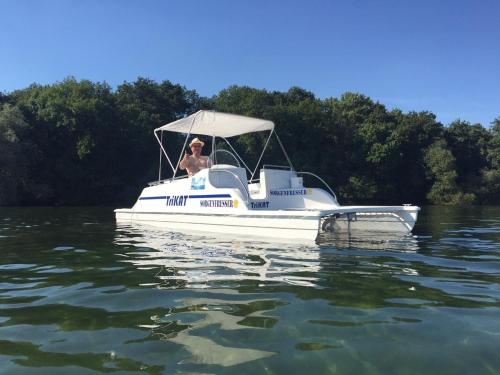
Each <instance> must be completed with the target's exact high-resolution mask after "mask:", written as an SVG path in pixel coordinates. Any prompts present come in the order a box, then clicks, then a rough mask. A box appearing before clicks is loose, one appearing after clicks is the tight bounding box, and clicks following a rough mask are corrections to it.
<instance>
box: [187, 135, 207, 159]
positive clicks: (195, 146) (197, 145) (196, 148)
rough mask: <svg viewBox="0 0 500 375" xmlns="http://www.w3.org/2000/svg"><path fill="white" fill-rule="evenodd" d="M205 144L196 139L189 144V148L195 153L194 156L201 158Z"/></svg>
mask: <svg viewBox="0 0 500 375" xmlns="http://www.w3.org/2000/svg"><path fill="white" fill-rule="evenodd" d="M204 144H205V143H203V142H202V141H200V140H199V139H198V138H194V139H193V140H192V141H191V143H190V144H189V148H190V149H191V152H192V153H193V155H194V156H200V155H201V150H202V148H203V145H204Z"/></svg>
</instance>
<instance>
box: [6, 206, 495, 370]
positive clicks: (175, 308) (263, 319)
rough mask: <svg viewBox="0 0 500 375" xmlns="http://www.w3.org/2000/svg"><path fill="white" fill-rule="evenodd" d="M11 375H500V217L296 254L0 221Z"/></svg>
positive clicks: (476, 213)
mask: <svg viewBox="0 0 500 375" xmlns="http://www.w3.org/2000/svg"><path fill="white" fill-rule="evenodd" d="M0 255H1V257H0V373H2V374H51V375H52V374H96V373H113V372H116V373H120V374H127V373H130V374H132V373H145V374H226V373H230V374H304V373H307V374H334V373H336V374H360V373H367V374H424V373H426V374H457V373H460V374H500V284H499V283H500V208H499V207H482V208H442V207H427V208H424V210H423V212H422V214H421V216H420V221H419V223H418V224H417V227H416V228H415V233H414V236H408V237H404V238H387V237H386V238H383V237H374V236H367V237H365V238H361V237H353V238H346V237H345V236H343V237H340V238H335V237H333V236H325V237H323V238H321V239H320V241H319V242H318V243H317V244H311V245H298V244H297V245H293V244H289V245H282V244H278V243H274V244H273V243H266V242H257V241H248V240H247V241H242V240H237V239H230V238H227V237H225V238H223V237H216V238H211V237H209V236H201V235H189V236H188V235H179V234H176V233H171V232H167V231H159V230H156V229H151V228H145V227H142V228H141V227H132V226H119V227H117V226H116V224H115V222H114V220H113V214H112V210H111V209H89V208H34V209H33V208H0Z"/></svg>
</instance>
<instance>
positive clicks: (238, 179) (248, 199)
mask: <svg viewBox="0 0 500 375" xmlns="http://www.w3.org/2000/svg"><path fill="white" fill-rule="evenodd" d="M220 172H223V173H229V174H230V175H231V176H233V177H234V178H235V179H236V180H237V181H238V182H239V183H240V185H241V187H242V188H243V191H244V192H245V193H246V195H247V196H246V200H245V202H246V204H247V205H248V203H249V202H250V192H249V191H248V186H247V185H246V184H244V183H243V182H242V181H241V179H240V178H239V176H238V175H237V174H236V173H234V172H231V171H228V170H225V169H211V170H210V173H220ZM210 183H211V184H212V185H213V183H212V181H210Z"/></svg>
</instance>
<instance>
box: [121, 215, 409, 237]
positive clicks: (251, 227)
mask: <svg viewBox="0 0 500 375" xmlns="http://www.w3.org/2000/svg"><path fill="white" fill-rule="evenodd" d="M412 208H413V207H339V208H337V209H335V210H317V211H274V212H273V211H247V212H244V213H235V214H227V213H224V214H222V213H221V214H208V213H203V212H197V213H189V212H166V211H152V212H144V211H135V210H133V209H118V210H115V212H116V220H117V221H118V222H122V223H123V222H130V223H141V224H147V225H151V226H156V227H161V228H167V229H170V230H174V231H186V230H187V231H196V232H209V233H227V234H238V235H243V236H251V237H262V238H282V239H290V240H296V239H303V240H310V241H314V240H315V239H316V237H317V235H318V234H319V232H320V231H321V230H325V231H333V232H339V233H340V232H347V233H350V232H358V231H366V232H384V233H387V232H393V233H403V234H404V233H409V232H410V231H411V230H412V229H413V226H414V225H415V222H416V219H417V213H418V207H415V208H414V209H412ZM325 223H327V225H325Z"/></svg>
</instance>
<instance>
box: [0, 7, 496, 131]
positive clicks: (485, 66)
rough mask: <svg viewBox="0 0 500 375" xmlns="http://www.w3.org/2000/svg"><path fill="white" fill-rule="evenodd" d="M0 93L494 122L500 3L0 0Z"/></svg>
mask: <svg viewBox="0 0 500 375" xmlns="http://www.w3.org/2000/svg"><path fill="white" fill-rule="evenodd" d="M0 25H1V29H0V30H1V32H0V91H3V92H10V91H13V90H16V89H20V88H24V87H26V86H28V85H29V84H31V83H33V82H37V83H42V84H45V83H54V82H56V81H60V80H62V79H63V78H65V77H67V76H74V77H76V78H77V79H84V78H85V79H90V80H93V81H106V82H108V83H109V84H111V85H112V86H113V87H116V85H118V84H120V83H122V82H123V81H133V80H135V79H136V77H138V76H144V77H149V78H152V79H155V80H158V81H161V80H164V79H168V80H170V81H172V82H175V83H180V84H182V85H185V86H186V87H187V88H190V89H196V90H197V91H198V92H199V93H200V94H201V95H207V96H211V95H214V94H216V93H217V92H219V91H220V90H221V89H224V88H226V87H228V86H229V85H232V84H237V85H248V86H251V87H256V88H265V89H268V90H280V91H286V90H288V88H290V87H291V86H300V87H303V88H305V89H307V90H310V91H312V92H314V93H315V94H316V95H317V96H318V97H320V98H325V97H331V96H334V97H338V96H339V95H341V94H342V93H343V92H346V91H355V92H360V93H363V94H366V95H368V96H370V97H371V98H373V99H374V100H378V101H380V102H381V103H383V104H385V105H386V106H387V107H388V108H394V107H398V108H401V109H402V110H404V111H409V110H417V111H420V110H430V111H432V112H434V113H435V114H436V115H437V117H438V120H440V121H442V122H443V123H445V124H448V123H449V122H451V121H453V120H454V119H457V118H461V119H463V120H467V121H470V122H473V123H475V122H480V123H482V124H483V125H485V126H489V123H490V122H491V121H492V120H493V119H494V118H495V117H498V116H500V1H498V0H475V1H462V0H455V1H448V0H446V1H438V0H434V1H428V0H420V1H406V0H399V1H378V0H351V1H347V0H346V1H334V0H330V1H326V0H325V1H313V0H308V1H306V0H304V1H284V0H282V1H277V0H253V1H236V0H232V1H225V0H224V1H223V0H199V1H198V0H197V1H195V0H184V1H173V0H172V1H167V0H164V1H153V0H143V1H130V0H100V1H96V0H85V1H76V0H66V1H59V0H52V1H48V0H30V1H28V0H0Z"/></svg>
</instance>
